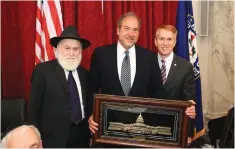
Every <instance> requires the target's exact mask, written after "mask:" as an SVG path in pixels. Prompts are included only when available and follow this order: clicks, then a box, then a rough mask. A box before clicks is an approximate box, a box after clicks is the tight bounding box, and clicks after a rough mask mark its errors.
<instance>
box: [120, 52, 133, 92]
mask: <svg viewBox="0 0 235 149" xmlns="http://www.w3.org/2000/svg"><path fill="white" fill-rule="evenodd" d="M125 54H126V56H125V57H124V59H123V61H122V69H121V85H122V89H123V91H124V94H125V96H128V94H129V91H130V89H131V68H130V57H129V51H125Z"/></svg>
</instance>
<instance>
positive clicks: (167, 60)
mask: <svg viewBox="0 0 235 149" xmlns="http://www.w3.org/2000/svg"><path fill="white" fill-rule="evenodd" d="M157 57H158V63H159V66H160V69H161V67H162V61H161V60H162V58H161V56H160V54H158V56H157ZM173 57H174V53H173V52H171V54H170V55H169V56H168V57H167V58H165V59H163V60H164V61H165V65H166V79H167V77H168V74H169V71H170V68H171V64H172V61H173Z"/></svg>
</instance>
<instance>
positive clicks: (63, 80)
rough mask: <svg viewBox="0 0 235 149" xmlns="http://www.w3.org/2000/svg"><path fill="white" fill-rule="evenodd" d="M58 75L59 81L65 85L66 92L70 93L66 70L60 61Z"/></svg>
mask: <svg viewBox="0 0 235 149" xmlns="http://www.w3.org/2000/svg"><path fill="white" fill-rule="evenodd" d="M56 75H57V77H58V78H59V81H60V82H61V84H62V85H63V87H64V89H65V91H66V92H68V83H67V80H66V76H65V72H64V69H63V68H62V67H61V66H60V64H59V63H58V61H56Z"/></svg>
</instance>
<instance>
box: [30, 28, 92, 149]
mask: <svg viewBox="0 0 235 149" xmlns="http://www.w3.org/2000/svg"><path fill="white" fill-rule="evenodd" d="M50 43H51V45H52V46H53V47H55V48H56V50H55V51H56V58H57V59H55V60H51V61H47V62H44V63H41V64H39V65H37V66H36V67H35V69H34V71H33V74H32V79H31V93H30V100H29V119H28V121H29V123H31V124H33V125H35V126H36V127H37V128H38V129H39V131H40V133H41V135H42V142H43V147H45V148H63V147H68V148H72V147H89V138H90V131H89V128H88V117H89V115H90V114H89V110H88V109H89V107H88V105H89V104H88V102H89V100H90V99H91V98H92V95H91V94H90V91H89V85H88V71H87V70H86V69H85V68H83V67H82V66H80V63H81V60H82V50H83V49H85V48H87V47H89V46H90V42H89V41H88V40H86V39H83V38H81V37H80V36H79V35H78V32H77V29H76V28H75V27H73V26H69V27H67V28H65V29H64V31H63V32H62V33H61V36H59V37H53V38H51V39H50Z"/></svg>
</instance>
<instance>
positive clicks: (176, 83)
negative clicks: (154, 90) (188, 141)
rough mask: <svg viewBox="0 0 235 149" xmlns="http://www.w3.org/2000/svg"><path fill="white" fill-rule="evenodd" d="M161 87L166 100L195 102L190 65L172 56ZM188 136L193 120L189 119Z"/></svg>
mask: <svg viewBox="0 0 235 149" xmlns="http://www.w3.org/2000/svg"><path fill="white" fill-rule="evenodd" d="M163 87H164V89H165V91H166V94H167V96H166V99H169V100H183V101H187V100H194V101H195V98H196V95H195V83H194V78H193V66H192V64H191V63H190V62H188V61H187V60H185V59H183V58H181V57H179V56H177V55H175V54H174V57H173V61H172V64H171V67H170V71H169V74H168V76H167V80H166V82H165V84H164V85H163ZM188 135H189V136H192V135H193V120H191V119H190V121H189V132H188Z"/></svg>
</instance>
